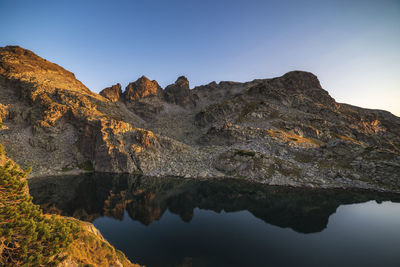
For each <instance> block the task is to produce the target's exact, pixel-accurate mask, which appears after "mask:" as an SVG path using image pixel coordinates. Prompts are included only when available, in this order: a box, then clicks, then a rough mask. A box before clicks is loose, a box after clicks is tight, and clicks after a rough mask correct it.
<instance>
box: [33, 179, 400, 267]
mask: <svg viewBox="0 0 400 267" xmlns="http://www.w3.org/2000/svg"><path fill="white" fill-rule="evenodd" d="M29 186H30V192H31V194H32V195H33V197H34V201H35V202H36V203H38V204H41V206H42V207H43V208H44V209H45V210H46V211H47V212H52V213H59V214H63V215H68V216H74V217H76V218H79V219H82V220H86V221H91V222H93V224H94V225H95V226H96V227H97V228H98V229H99V230H100V231H101V233H102V234H103V236H104V237H105V238H106V239H107V240H108V241H109V242H110V243H111V244H113V245H114V246H115V247H116V248H118V249H120V250H122V251H123V252H124V253H125V254H126V255H127V256H128V257H129V258H130V259H131V260H132V261H135V262H138V263H140V264H145V265H147V266H150V267H151V266H396V267H398V266H400V196H399V195H388V194H380V193H374V192H366V191H354V190H352V191H349V190H347V191H344V190H310V189H308V190H305V189H293V188H283V187H268V186H262V185H254V184H249V183H244V182H240V181H234V180H214V181H194V180H185V179H174V178H151V177H132V176H108V175H100V174H96V175H91V176H72V177H71V176H70V177H58V178H57V177H49V178H44V179H40V180H34V181H30V182H29Z"/></svg>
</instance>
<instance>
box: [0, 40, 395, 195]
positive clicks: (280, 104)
mask: <svg viewBox="0 0 400 267" xmlns="http://www.w3.org/2000/svg"><path fill="white" fill-rule="evenodd" d="M111 88H112V87H111ZM107 91H110V94H108V93H107V94H106V92H105V91H103V92H102V94H101V95H98V94H95V93H93V92H91V91H89V90H88V89H87V88H86V87H85V86H84V85H83V84H82V83H80V82H79V81H77V80H76V79H75V77H74V75H73V74H72V73H70V72H68V71H66V70H64V69H63V68H61V67H60V66H58V65H56V64H53V63H51V62H48V61H46V60H44V59H42V58H40V57H39V56H37V55H35V54H34V53H32V52H30V51H28V50H25V49H22V48H20V47H6V48H0V104H1V106H0V117H1V118H2V128H1V130H0V133H1V134H0V142H2V143H3V144H4V146H5V147H6V148H7V150H8V151H9V152H10V154H11V156H12V157H13V158H15V159H16V161H17V162H18V163H20V164H21V165H22V167H24V168H25V167H27V166H29V165H33V167H34V169H33V172H32V176H31V177H35V176H42V175H61V174H66V173H71V174H72V173H79V172H84V171H89V170H91V171H93V170H94V171H101V172H114V173H124V172H128V173H133V172H141V173H144V174H147V175H154V176H164V175H173V176H180V177H209V178H211V177H224V176H228V177H232V178H242V179H250V180H253V181H257V182H260V183H267V184H276V185H292V186H306V187H358V188H366V189H376V190H384V191H396V192H400V164H399V162H400V118H399V117H396V116H394V115H393V114H391V113H389V112H386V111H382V110H370V109H364V108H358V107H354V106H351V105H347V104H341V103H337V102H336V101H335V100H334V99H333V98H332V97H331V96H330V95H329V94H328V92H327V91H326V90H324V89H323V88H322V87H321V85H320V82H319V81H318V79H317V77H316V76H315V75H313V74H311V73H308V72H302V71H293V72H289V73H287V74H285V75H283V76H282V77H277V78H272V79H257V80H253V81H250V82H245V83H238V82H220V83H215V82H212V83H209V84H207V85H203V86H198V87H195V88H193V89H190V88H189V82H188V80H187V79H186V78H185V77H183V76H182V77H179V78H178V79H177V81H176V82H175V83H174V84H172V85H169V86H167V87H166V88H165V90H162V88H161V87H160V86H159V85H158V83H157V82H155V81H150V80H148V79H147V78H145V77H141V78H139V79H138V80H137V81H136V82H134V83H131V84H130V85H129V86H128V87H127V90H126V91H125V92H124V93H122V96H121V93H120V90H119V89H118V88H117V87H114V89H110V90H107ZM118 95H119V97H118ZM117 99H120V100H124V101H117V102H115V100H117Z"/></svg>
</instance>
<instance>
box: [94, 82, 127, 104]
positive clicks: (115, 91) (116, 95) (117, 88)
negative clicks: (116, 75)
mask: <svg viewBox="0 0 400 267" xmlns="http://www.w3.org/2000/svg"><path fill="white" fill-rule="evenodd" d="M99 94H100V95H101V96H104V97H105V98H107V99H109V100H110V101H111V102H117V101H118V100H119V99H120V97H121V95H122V90H121V85H120V84H119V83H117V84H115V85H113V86H111V87H107V88H104V89H103V90H101V91H100V93H99Z"/></svg>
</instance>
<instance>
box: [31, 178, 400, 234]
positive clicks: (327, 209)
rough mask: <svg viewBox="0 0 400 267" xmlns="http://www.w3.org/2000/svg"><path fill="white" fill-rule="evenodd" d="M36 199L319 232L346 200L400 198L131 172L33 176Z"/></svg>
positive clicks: (83, 211)
mask: <svg viewBox="0 0 400 267" xmlns="http://www.w3.org/2000/svg"><path fill="white" fill-rule="evenodd" d="M29 189H30V193H31V195H32V196H33V198H34V202H35V203H36V204H40V205H41V206H42V208H43V209H44V210H45V212H47V213H57V214H62V215H66V216H73V217H75V218H78V219H81V220H86V221H94V220H95V219H96V218H98V217H101V216H107V217H113V218H117V219H119V220H122V219H123V216H124V213H125V210H126V211H127V214H129V217H130V218H131V219H132V220H134V221H139V222H141V223H142V224H144V225H147V226H148V225H150V224H152V223H153V222H154V221H158V220H160V219H161V218H162V216H163V214H164V213H165V212H166V210H167V209H168V210H169V211H170V212H172V213H175V214H178V215H179V216H180V218H181V219H182V220H183V221H185V222H190V221H191V220H192V218H193V212H194V209H195V208H199V209H201V210H211V211H215V212H218V213H219V212H221V211H225V212H234V211H249V212H250V213H251V214H253V215H254V216H255V217H257V218H259V219H261V220H263V221H264V222H266V223H268V224H272V225H275V226H279V227H282V228H291V229H293V230H295V231H296V232H299V233H315V232H320V231H322V230H324V229H325V228H326V227H327V224H328V219H329V216H330V215H332V214H333V213H335V211H336V209H337V208H338V207H339V206H340V205H343V204H352V203H361V202H366V201H369V200H375V201H377V202H378V203H379V202H381V201H388V200H391V201H394V202H400V196H399V195H395V194H391V195H390V194H381V193H376V192H367V191H359V190H346V191H345V190H323V189H299V188H289V187H276V186H275V187H274V186H265V185H260V184H252V183H248V182H243V181H240V180H232V179H215V180H192V179H182V178H168V177H165V178H155V177H143V176H131V175H115V174H113V175H111V174H90V175H81V176H63V177H48V178H40V179H34V180H30V181H29Z"/></svg>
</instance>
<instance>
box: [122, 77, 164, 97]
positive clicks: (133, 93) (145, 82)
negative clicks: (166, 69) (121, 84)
mask: <svg viewBox="0 0 400 267" xmlns="http://www.w3.org/2000/svg"><path fill="white" fill-rule="evenodd" d="M161 94H162V89H161V87H160V86H159V85H158V83H157V82H156V81H154V80H153V81H150V80H149V79H147V77H145V76H142V77H140V78H139V79H137V80H136V81H135V82H133V83H130V84H128V86H127V87H126V88H125V92H124V93H123V97H124V99H125V101H136V100H139V99H141V98H145V97H149V96H160V95H161Z"/></svg>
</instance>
